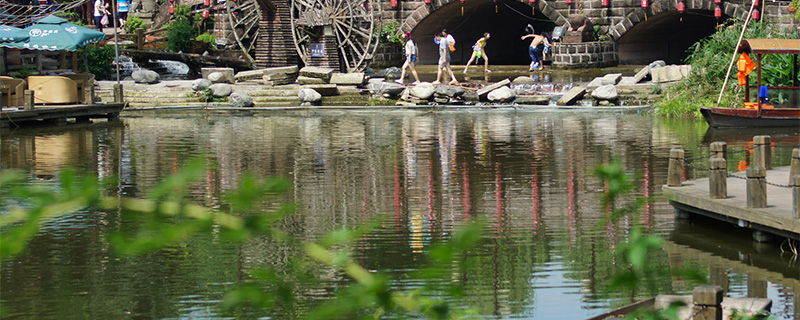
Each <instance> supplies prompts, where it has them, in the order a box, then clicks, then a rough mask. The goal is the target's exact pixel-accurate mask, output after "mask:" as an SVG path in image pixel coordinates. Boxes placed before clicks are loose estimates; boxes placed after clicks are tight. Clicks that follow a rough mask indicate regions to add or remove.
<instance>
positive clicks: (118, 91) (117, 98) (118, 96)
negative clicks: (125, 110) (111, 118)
mask: <svg viewBox="0 0 800 320" xmlns="http://www.w3.org/2000/svg"><path fill="white" fill-rule="evenodd" d="M124 99H125V97H124V96H123V92H122V84H114V102H123V101H124Z"/></svg>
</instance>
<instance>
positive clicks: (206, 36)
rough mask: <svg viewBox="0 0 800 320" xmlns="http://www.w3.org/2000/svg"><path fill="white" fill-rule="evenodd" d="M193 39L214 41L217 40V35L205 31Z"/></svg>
mask: <svg viewBox="0 0 800 320" xmlns="http://www.w3.org/2000/svg"><path fill="white" fill-rule="evenodd" d="M195 40H197V41H203V42H209V43H214V41H215V40H217V37H216V36H215V35H213V34H210V33H207V32H206V33H204V34H201V35H199V36H197V38H196V39H195Z"/></svg>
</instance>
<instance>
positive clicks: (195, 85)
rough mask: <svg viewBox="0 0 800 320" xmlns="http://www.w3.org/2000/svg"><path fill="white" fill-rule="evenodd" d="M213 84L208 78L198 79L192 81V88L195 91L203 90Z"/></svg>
mask: <svg viewBox="0 0 800 320" xmlns="http://www.w3.org/2000/svg"><path fill="white" fill-rule="evenodd" d="M211 85H212V83H211V81H208V79H196V80H194V81H192V90H193V91H195V92H197V91H203V90H206V89H208V87H209V86H211Z"/></svg>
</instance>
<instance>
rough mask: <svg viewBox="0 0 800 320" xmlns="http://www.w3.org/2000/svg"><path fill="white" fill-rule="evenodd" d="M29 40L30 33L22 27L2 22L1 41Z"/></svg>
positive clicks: (0, 26)
mask: <svg viewBox="0 0 800 320" xmlns="http://www.w3.org/2000/svg"><path fill="white" fill-rule="evenodd" d="M26 40H28V34H27V33H24V32H22V30H21V29H20V28H17V27H12V26H7V25H4V24H0V42H21V41H26Z"/></svg>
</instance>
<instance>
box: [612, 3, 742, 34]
mask: <svg viewBox="0 0 800 320" xmlns="http://www.w3.org/2000/svg"><path fill="white" fill-rule="evenodd" d="M676 6H677V2H676V1H671V0H656V1H653V2H652V4H651V5H650V8H649V9H648V10H644V9H642V8H641V7H636V8H633V9H631V10H630V11H628V12H627V13H626V14H625V16H624V17H623V18H622V20H621V21H619V22H618V23H616V24H614V25H613V26H611V27H610V28H609V30H608V34H609V36H611V39H612V40H614V41H617V40H619V38H621V37H622V36H623V35H625V33H627V32H628V31H629V30H631V28H633V27H634V26H636V25H637V24H639V23H642V22H644V21H646V19H647V17H653V16H657V15H659V14H664V13H668V12H677V11H678V8H677V7H676ZM715 6H716V4H714V0H688V1H686V11H689V10H710V11H713V10H714V8H715ZM721 9H722V13H723V15H726V16H728V17H731V18H734V19H737V18H739V19H742V20H744V19H745V18H747V13H748V9H749V8H743V6H742V5H739V4H736V3H731V2H729V1H723V4H722V8H721Z"/></svg>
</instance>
